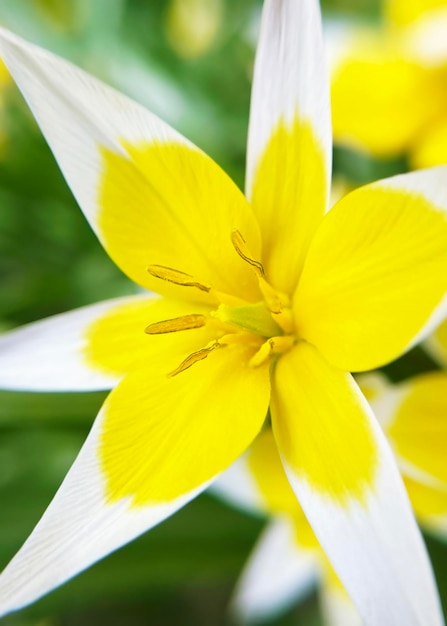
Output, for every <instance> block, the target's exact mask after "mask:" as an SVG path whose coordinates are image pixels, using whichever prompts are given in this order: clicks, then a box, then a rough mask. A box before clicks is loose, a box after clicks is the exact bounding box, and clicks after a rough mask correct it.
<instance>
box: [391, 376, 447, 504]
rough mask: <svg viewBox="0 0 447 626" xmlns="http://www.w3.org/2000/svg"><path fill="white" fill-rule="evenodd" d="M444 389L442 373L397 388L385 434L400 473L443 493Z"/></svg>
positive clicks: (446, 446)
mask: <svg viewBox="0 0 447 626" xmlns="http://www.w3.org/2000/svg"><path fill="white" fill-rule="evenodd" d="M446 390H447V374H446V373H445V372H431V373H429V374H425V375H423V376H418V377H415V378H413V379H411V380H409V381H408V382H406V383H404V384H402V385H400V394H399V400H400V401H399V402H398V403H396V405H395V407H394V411H393V416H392V419H391V420H390V422H389V423H388V425H387V428H386V434H387V436H388V438H389V440H390V441H391V443H392V446H393V448H394V450H395V452H396V455H397V457H398V459H399V463H400V464H401V465H402V469H403V471H405V469H407V472H406V473H408V474H409V475H410V476H413V477H416V476H420V479H421V482H425V483H427V484H428V485H431V486H433V487H440V488H444V489H445V491H446V492H447V462H446V450H447V393H446ZM411 468H413V470H414V472H413V473H411Z"/></svg>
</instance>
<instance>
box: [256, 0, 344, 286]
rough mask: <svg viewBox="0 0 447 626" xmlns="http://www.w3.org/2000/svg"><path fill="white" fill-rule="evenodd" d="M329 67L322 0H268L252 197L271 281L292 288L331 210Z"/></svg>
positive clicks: (258, 80) (260, 57) (258, 77)
mask: <svg viewBox="0 0 447 626" xmlns="http://www.w3.org/2000/svg"><path fill="white" fill-rule="evenodd" d="M331 155H332V144H331V128H330V104H329V86H328V79H327V72H326V67H325V63H324V50H323V42H322V34H321V17H320V10H319V6H318V2H317V1H316V0H304V1H301V2H296V0H280V1H278V0H267V1H266V2H265V3H264V10H263V17H262V24H261V34H260V40H259V44H258V50H257V56H256V63H255V71H254V79H253V89H252V102H251V111H250V125H249V136H248V154H247V184H246V189H247V196H248V197H249V198H250V199H251V201H252V206H253V208H254V211H255V213H256V215H257V217H258V219H259V221H260V224H261V231H262V235H263V248H264V250H263V261H264V264H265V268H266V271H267V276H268V279H269V280H270V282H271V283H273V284H274V285H275V287H277V288H278V289H280V290H282V291H284V292H286V293H287V292H288V293H290V292H291V291H292V290H293V289H294V287H295V285H296V283H297V280H298V277H299V274H300V272H301V269H302V264H303V260H304V257H305V254H306V250H307V248H308V246H309V243H310V240H311V238H312V235H313V233H314V231H315V229H316V227H317V225H318V223H319V221H320V220H321V218H322V216H323V214H324V212H325V211H326V209H327V204H328V195H329V189H330V176H331Z"/></svg>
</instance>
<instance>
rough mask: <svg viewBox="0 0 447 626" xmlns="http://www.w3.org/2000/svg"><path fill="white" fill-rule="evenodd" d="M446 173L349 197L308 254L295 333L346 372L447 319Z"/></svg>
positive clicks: (389, 355)
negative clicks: (446, 317)
mask: <svg viewBox="0 0 447 626" xmlns="http://www.w3.org/2000/svg"><path fill="white" fill-rule="evenodd" d="M446 180H447V167H439V168H433V169H431V170H424V171H420V172H414V173H411V174H405V175H400V176H395V177H394V178H390V179H387V180H382V181H379V182H377V183H374V184H372V185H367V186H366V187H362V188H360V189H357V190H356V191H353V192H352V193H350V194H348V195H347V196H345V197H344V198H343V199H342V200H340V202H339V203H338V204H337V205H336V206H335V207H334V208H333V209H332V210H331V212H330V213H328V214H327V215H326V216H325V218H324V220H323V222H322V223H321V226H320V228H319V229H318V231H317V233H316V235H315V237H314V239H313V241H312V245H311V247H310V250H309V254H308V256H307V259H306V264H305V267H304V270H303V274H302V277H301V280H300V283H299V285H298V289H297V291H296V293H295V297H294V313H295V321H296V327H297V332H298V334H299V335H300V336H301V337H303V338H304V339H306V340H307V341H309V342H310V343H312V344H314V345H315V346H316V347H317V348H318V349H319V350H320V352H321V353H322V354H323V355H324V356H325V357H326V358H327V359H328V360H329V361H331V363H333V364H335V365H337V366H338V367H340V368H341V369H343V370H346V371H361V370H369V369H374V368H375V367H379V366H381V365H383V364H385V363H388V362H389V361H392V360H393V359H395V358H397V357H398V356H399V355H401V354H402V353H403V352H405V351H406V350H408V349H409V348H410V347H411V346H412V345H413V344H414V343H416V342H417V341H419V340H420V339H422V338H423V337H424V336H426V335H427V334H428V333H429V332H430V331H431V330H432V329H433V328H434V327H435V326H436V324H437V323H439V321H440V319H442V318H443V317H444V316H445V314H446V307H447V300H446V298H445V296H446V293H447V211H446V209H447V186H446V184H445V181H446Z"/></svg>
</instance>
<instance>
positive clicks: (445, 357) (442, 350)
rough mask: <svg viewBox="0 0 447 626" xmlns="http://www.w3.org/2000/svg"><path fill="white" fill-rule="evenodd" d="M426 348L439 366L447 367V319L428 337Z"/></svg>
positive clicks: (425, 343)
mask: <svg viewBox="0 0 447 626" xmlns="http://www.w3.org/2000/svg"><path fill="white" fill-rule="evenodd" d="M424 348H425V349H426V350H428V352H429V353H430V355H431V356H432V357H433V358H434V359H435V361H437V363H439V365H441V366H442V367H447V319H445V320H444V321H443V322H442V323H441V324H439V326H438V327H437V328H436V329H435V330H434V331H433V332H432V333H431V335H429V336H428V337H427V339H426V340H425V342H424Z"/></svg>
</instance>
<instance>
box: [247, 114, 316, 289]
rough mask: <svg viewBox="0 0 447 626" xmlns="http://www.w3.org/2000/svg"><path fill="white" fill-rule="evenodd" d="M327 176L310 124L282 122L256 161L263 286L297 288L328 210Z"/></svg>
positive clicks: (254, 192)
mask: <svg viewBox="0 0 447 626" xmlns="http://www.w3.org/2000/svg"><path fill="white" fill-rule="evenodd" d="M326 179H327V170H326V166H325V162H324V156H323V151H322V148H321V146H320V144H319V143H318V140H317V137H316V136H315V133H314V131H313V129H312V126H311V124H310V123H309V122H303V121H301V120H299V119H298V118H295V120H294V122H293V123H292V124H291V125H286V124H285V123H284V122H281V123H280V124H279V125H278V126H277V128H276V129H275V131H274V132H273V133H272V136H271V139H270V142H269V143H268V145H267V147H266V149H265V151H264V153H263V155H262V158H261V159H260V161H259V165H258V168H257V170H256V175H255V177H254V182H253V189H252V206H253V209H254V211H255V213H256V215H257V217H258V220H259V223H260V226H261V232H262V233H263V257H262V258H263V265H264V267H265V271H266V277H267V280H268V281H269V282H270V283H271V284H272V285H274V286H275V287H276V288H277V289H279V290H280V291H283V292H284V293H292V292H293V289H294V288H295V286H296V284H297V282H298V279H299V276H300V274H301V270H302V268H303V263H304V259H305V257H306V253H307V250H308V248H309V244H310V242H311V239H312V237H313V235H314V233H315V230H316V228H317V226H318V225H319V223H320V221H321V219H322V217H323V215H324V213H325V211H326V208H327V196H328V187H327V182H326Z"/></svg>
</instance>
